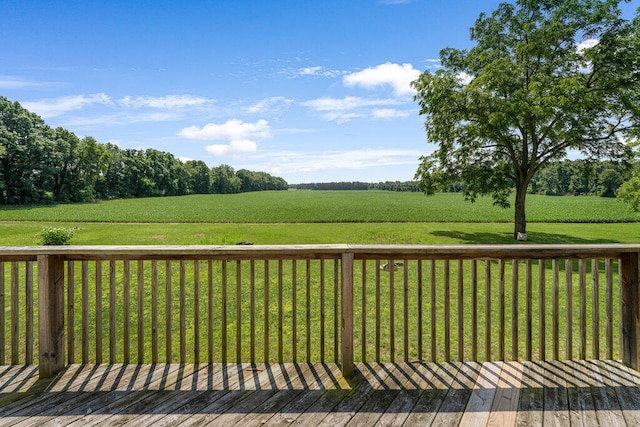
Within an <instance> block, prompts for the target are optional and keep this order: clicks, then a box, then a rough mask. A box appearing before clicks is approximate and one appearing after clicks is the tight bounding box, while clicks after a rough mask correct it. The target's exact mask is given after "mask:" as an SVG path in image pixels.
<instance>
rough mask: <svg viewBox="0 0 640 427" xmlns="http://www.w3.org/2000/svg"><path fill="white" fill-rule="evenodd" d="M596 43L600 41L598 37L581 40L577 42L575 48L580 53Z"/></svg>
mask: <svg viewBox="0 0 640 427" xmlns="http://www.w3.org/2000/svg"><path fill="white" fill-rule="evenodd" d="M598 43H600V40H598V39H587V40H583V41H581V42H580V43H578V45H577V46H576V50H577V51H578V53H582V52H584V50H585V49H591V48H592V47H594V46H596V45H597V44H598Z"/></svg>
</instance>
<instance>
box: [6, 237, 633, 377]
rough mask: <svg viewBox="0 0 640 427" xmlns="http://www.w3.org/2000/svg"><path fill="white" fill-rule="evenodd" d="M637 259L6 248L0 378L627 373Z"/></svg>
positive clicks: (405, 249) (588, 250)
mask: <svg viewBox="0 0 640 427" xmlns="http://www.w3.org/2000/svg"><path fill="white" fill-rule="evenodd" d="M639 253H640V245H559V246H558V245H554V246H550V245H500V246H488V245H464V246H413V245H411V246H409V245H407V246H404V245H403V246H395V245H387V246H372V245H302V246H225V247H209V246H197V247H195V246H193V247H149V246H144V247H96V246H90V247H74V246H63V247H21V248H15V247H4V248H0V365H2V364H6V363H10V364H33V363H36V362H37V363H39V365H40V375H41V376H43V377H46V376H51V375H54V374H55V373H56V372H58V371H59V370H60V369H62V368H63V367H64V366H65V365H66V364H68V363H83V364H86V363H104V362H108V363H110V364H113V363H158V362H180V363H187V362H193V363H202V362H207V363H213V362H222V363H229V362H297V361H319V362H325V361H333V362H338V363H341V364H342V369H343V371H344V372H345V374H346V375H349V374H350V373H351V372H352V370H353V366H354V362H357V361H400V360H403V361H413V360H433V361H450V360H461V361H464V360H514V359H515V360H533V359H540V360H548V359H572V358H576V357H577V358H580V359H587V358H590V359H599V358H606V359H622V360H623V362H624V363H625V364H627V365H629V366H631V367H633V368H634V369H638V355H639V352H640V343H638V339H639V337H640V320H639V318H640V293H639V289H638V286H639V285H638V254H639ZM36 278H37V280H36ZM34 283H37V286H35V285H34ZM35 301H38V305H37V306H36V305H35V304H34V302H35ZM36 331H37V333H36ZM34 354H37V355H38V357H37V358H35V359H34Z"/></svg>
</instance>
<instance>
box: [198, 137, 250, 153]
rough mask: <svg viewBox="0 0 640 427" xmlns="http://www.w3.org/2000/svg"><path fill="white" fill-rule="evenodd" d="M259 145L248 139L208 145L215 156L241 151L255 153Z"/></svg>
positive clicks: (207, 148) (209, 150)
mask: <svg viewBox="0 0 640 427" xmlns="http://www.w3.org/2000/svg"><path fill="white" fill-rule="evenodd" d="M257 149H258V145H257V144H256V143H255V142H253V141H250V140H248V139H243V140H233V141H231V142H230V143H229V144H214V145H209V146H207V147H206V150H207V152H208V153H209V154H212V155H214V156H219V157H222V156H233V155H238V154H241V153H253V152H255V151H257Z"/></svg>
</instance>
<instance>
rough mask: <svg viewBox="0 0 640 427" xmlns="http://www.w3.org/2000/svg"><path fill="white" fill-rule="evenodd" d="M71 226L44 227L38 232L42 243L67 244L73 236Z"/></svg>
mask: <svg viewBox="0 0 640 427" xmlns="http://www.w3.org/2000/svg"><path fill="white" fill-rule="evenodd" d="M73 233H74V231H73V229H72V228H56V227H46V228H43V229H42V231H41V232H40V240H41V242H42V244H43V245H68V244H69V242H70V241H71V238H72V237H73Z"/></svg>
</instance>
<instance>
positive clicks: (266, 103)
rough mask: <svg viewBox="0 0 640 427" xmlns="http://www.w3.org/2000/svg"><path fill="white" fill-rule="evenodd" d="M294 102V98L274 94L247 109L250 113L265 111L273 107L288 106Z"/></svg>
mask: <svg viewBox="0 0 640 427" xmlns="http://www.w3.org/2000/svg"><path fill="white" fill-rule="evenodd" d="M292 102H293V99H288V98H285V97H284V96H272V97H270V98H266V99H263V100H261V101H258V102H257V103H255V104H253V105H252V106H250V107H249V108H247V111H248V112H250V113H264V112H267V111H269V110H272V109H276V108H279V107H286V106H288V105H290V104H291V103H292Z"/></svg>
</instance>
